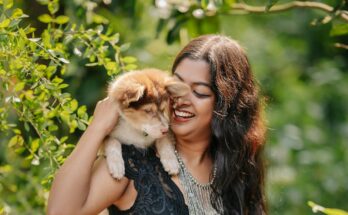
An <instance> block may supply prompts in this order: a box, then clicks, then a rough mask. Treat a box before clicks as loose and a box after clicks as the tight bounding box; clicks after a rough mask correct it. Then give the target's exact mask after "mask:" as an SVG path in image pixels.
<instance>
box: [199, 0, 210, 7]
mask: <svg viewBox="0 0 348 215" xmlns="http://www.w3.org/2000/svg"><path fill="white" fill-rule="evenodd" d="M208 4H209V0H201V7H202V8H203V9H207V6H208Z"/></svg>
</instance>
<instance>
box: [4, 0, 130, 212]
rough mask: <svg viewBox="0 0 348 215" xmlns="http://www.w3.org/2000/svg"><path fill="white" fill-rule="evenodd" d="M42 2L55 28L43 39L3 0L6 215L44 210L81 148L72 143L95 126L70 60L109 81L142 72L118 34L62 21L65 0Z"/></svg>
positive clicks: (43, 18)
mask: <svg viewBox="0 0 348 215" xmlns="http://www.w3.org/2000/svg"><path fill="white" fill-rule="evenodd" d="M41 3H42V4H44V5H46V6H47V9H48V11H49V13H50V14H43V15H40V16H39V17H38V19H39V21H41V22H43V23H45V24H47V25H46V28H45V29H44V30H43V31H42V33H41V35H40V36H36V29H35V28H33V27H30V26H22V25H21V22H22V21H23V19H25V18H27V17H28V16H27V15H26V14H24V13H23V11H22V10H21V9H19V8H12V7H13V2H12V1H9V0H3V1H2V2H0V6H1V9H0V10H1V12H2V13H1V14H2V15H1V17H0V59H1V61H0V85H1V88H0V122H1V123H0V131H1V132H2V135H1V138H2V143H1V145H0V149H1V150H0V151H5V152H6V153H5V154H3V155H2V156H4V158H2V159H0V161H1V163H0V196H1V197H2V198H1V199H0V208H1V210H2V211H3V212H2V213H5V214H6V213H13V214H20V213H22V212H28V211H31V212H33V213H35V214H36V213H42V212H43V207H44V205H45V203H46V200H47V189H48V188H49V187H50V183H51V181H52V177H53V174H54V172H55V171H56V169H57V168H58V167H59V166H60V165H61V164H62V163H63V162H64V160H65V158H66V156H67V155H68V154H69V153H70V152H71V150H72V149H73V148H74V144H71V143H69V138H68V137H69V136H70V134H71V133H74V132H75V131H76V129H79V130H85V129H86V126H87V125H88V122H89V120H90V117H89V116H88V114H87V108H86V106H83V105H82V106H81V105H79V103H78V101H77V100H76V99H74V98H73V97H72V96H71V94H70V93H68V92H66V91H65V89H66V88H67V87H69V84H68V83H67V82H66V81H65V80H64V75H65V73H66V72H67V70H68V69H69V64H70V59H71V58H73V57H74V55H75V56H77V57H78V58H79V59H80V61H81V62H82V61H84V62H85V65H86V66H89V67H93V66H98V67H102V68H104V69H105V70H106V72H107V74H108V75H109V76H115V75H117V74H118V73H120V72H121V71H127V70H130V69H135V68H136V65H135V64H134V63H135V62H136V59H135V58H134V57H130V56H126V57H123V56H122V52H124V51H125V50H126V49H127V48H128V47H129V44H123V45H120V44H119V43H118V42H119V34H118V33H113V31H112V30H111V29H110V28H109V29H104V26H102V25H97V26H95V27H94V28H87V29H86V28H85V27H84V26H82V25H80V26H76V25H75V24H72V23H69V18H68V17H67V16H65V15H58V16H56V13H57V12H58V10H59V2H58V0H47V1H41ZM84 59H85V60H84ZM6 140H7V143H6ZM33 196H35V198H33ZM3 197H5V199H4V198H3ZM18 203H19V204H20V205H21V206H19V205H17V204H18Z"/></svg>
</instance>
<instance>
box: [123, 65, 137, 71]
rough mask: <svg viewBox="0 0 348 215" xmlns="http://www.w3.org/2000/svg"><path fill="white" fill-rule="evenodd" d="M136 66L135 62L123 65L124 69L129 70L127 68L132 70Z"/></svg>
mask: <svg viewBox="0 0 348 215" xmlns="http://www.w3.org/2000/svg"><path fill="white" fill-rule="evenodd" d="M137 67H138V66H137V65H135V64H128V65H127V66H125V68H124V69H125V70H127V71H129V70H134V69H136V68H137Z"/></svg>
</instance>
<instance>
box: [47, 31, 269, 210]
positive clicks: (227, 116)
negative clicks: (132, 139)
mask: <svg viewBox="0 0 348 215" xmlns="http://www.w3.org/2000/svg"><path fill="white" fill-rule="evenodd" d="M172 72H173V74H174V75H175V76H176V77H177V78H178V79H180V80H181V81H183V82H185V83H187V84H188V85H190V87H191V92H190V93H189V94H188V95H186V96H185V97H182V98H177V99H174V101H173V108H172V112H173V113H172V117H171V129H172V130H173V133H174V135H175V140H176V154H177V158H178V161H179V163H180V174H179V176H173V177H169V176H168V174H166V172H164V170H163V168H161V165H160V162H159V160H158V158H157V157H156V152H155V151H154V149H149V150H148V151H147V152H145V153H143V152H139V151H137V150H134V149H133V148H129V147H124V148H122V150H123V156H124V159H125V164H126V177H124V178H122V179H121V180H119V181H117V180H114V179H113V178H112V177H111V176H110V174H109V173H108V170H107V167H106V163H105V160H104V159H103V158H100V159H98V160H97V161H96V162H95V156H96V154H97V151H98V148H99V146H100V144H101V143H102V140H103V139H104V138H105V136H106V135H107V134H108V133H109V132H110V131H111V129H112V128H113V126H114V125H115V123H116V121H117V118H118V116H115V114H114V113H115V112H116V107H115V104H114V101H112V100H111V99H108V98H107V99H104V100H103V101H101V102H99V103H98V104H97V107H96V110H95V113H94V119H93V121H92V122H91V124H90V125H89V127H88V128H87V130H86V132H85V133H84V134H83V135H82V137H81V139H80V141H79V143H78V144H77V146H76V148H75V149H74V151H73V152H72V154H71V155H70V156H69V157H68V159H67V160H66V162H65V163H64V165H63V166H62V167H61V169H60V170H59V172H58V173H57V175H56V177H55V180H54V182H53V186H52V190H51V193H50V198H49V203H48V214H96V213H98V212H100V211H102V210H103V208H106V207H108V206H109V205H113V206H112V207H110V208H109V210H110V212H111V213H114V214H138V213H142V214H188V213H190V214H266V207H265V200H264V184H263V179H264V175H263V161H262V156H261V152H262V145H263V142H264V133H265V132H264V131H265V129H264V124H263V121H262V118H261V105H260V101H259V97H258V90H257V87H256V84H255V82H254V80H253V75H252V72H251V70H250V65H249V63H248V59H247V57H246V55H245V53H244V51H243V49H242V48H241V47H240V45H239V44H238V43H237V42H236V41H234V40H231V39H229V38H228V37H225V36H220V35H207V36H201V37H198V38H196V39H194V40H192V41H191V42H190V43H189V44H188V45H187V46H186V47H184V49H183V50H182V51H181V52H180V53H179V54H178V56H177V57H176V59H175V61H174V64H173V68H172ZM144 154H146V156H144ZM93 165H94V166H93Z"/></svg>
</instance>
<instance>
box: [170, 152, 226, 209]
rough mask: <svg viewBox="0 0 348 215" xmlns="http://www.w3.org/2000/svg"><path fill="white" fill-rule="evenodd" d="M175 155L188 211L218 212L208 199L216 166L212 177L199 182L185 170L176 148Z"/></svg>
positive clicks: (220, 203)
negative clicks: (206, 181) (206, 180)
mask: <svg viewBox="0 0 348 215" xmlns="http://www.w3.org/2000/svg"><path fill="white" fill-rule="evenodd" d="M175 155H176V158H177V160H178V162H179V179H180V182H181V185H182V186H183V188H184V191H185V192H184V195H185V197H186V200H187V204H188V208H189V213H190V214H193V215H202V214H209V215H215V214H218V213H217V212H216V210H215V209H214V208H213V206H212V204H211V201H210V194H211V193H212V184H213V183H214V180H215V177H216V166H214V168H213V177H212V179H211V180H210V181H209V182H208V183H206V184H201V183H199V182H198V181H197V180H196V179H195V178H194V177H193V176H192V174H191V173H190V172H189V171H188V170H187V168H186V166H185V163H184V161H183V160H182V158H181V157H180V155H179V153H178V152H177V150H175ZM219 205H222V202H221V201H219Z"/></svg>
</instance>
